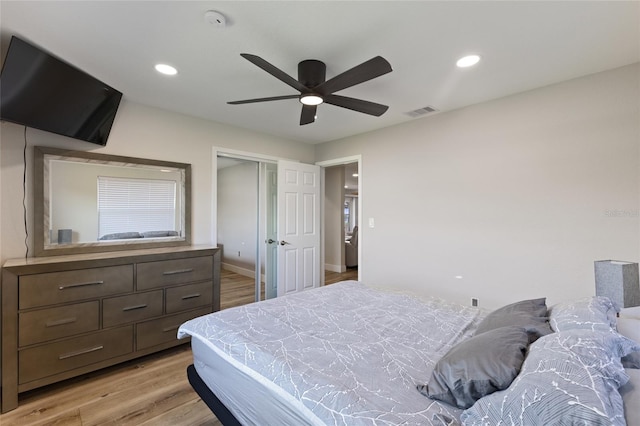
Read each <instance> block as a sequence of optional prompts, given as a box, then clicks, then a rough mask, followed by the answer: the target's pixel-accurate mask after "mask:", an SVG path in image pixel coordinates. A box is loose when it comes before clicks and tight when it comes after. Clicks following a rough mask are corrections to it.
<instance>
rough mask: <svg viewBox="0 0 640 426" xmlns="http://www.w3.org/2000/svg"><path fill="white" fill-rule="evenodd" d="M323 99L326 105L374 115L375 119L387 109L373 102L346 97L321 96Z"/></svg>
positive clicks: (385, 106)
mask: <svg viewBox="0 0 640 426" xmlns="http://www.w3.org/2000/svg"><path fill="white" fill-rule="evenodd" d="M323 99H324V102H325V103H327V104H331V105H335V106H339V107H342V108H346V109H350V110H353V111H358V112H362V113H364V114H369V115H375V116H376V117H380V116H381V115H382V114H384V113H385V112H386V111H387V110H388V109H389V107H388V106H387V105H382V104H377V103H375V102H369V101H365V100H362V99H355V98H348V97H346V96H339V95H326V96H323Z"/></svg>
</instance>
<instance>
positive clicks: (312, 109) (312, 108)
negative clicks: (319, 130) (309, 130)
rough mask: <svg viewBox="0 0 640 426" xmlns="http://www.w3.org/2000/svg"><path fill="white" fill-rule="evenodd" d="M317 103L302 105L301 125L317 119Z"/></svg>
mask: <svg viewBox="0 0 640 426" xmlns="http://www.w3.org/2000/svg"><path fill="white" fill-rule="evenodd" d="M317 109H318V106H317V105H302V114H300V125H301V126H304V125H305V124H311V123H313V122H314V121H316V110H317Z"/></svg>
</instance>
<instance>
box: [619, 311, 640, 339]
mask: <svg viewBox="0 0 640 426" xmlns="http://www.w3.org/2000/svg"><path fill="white" fill-rule="evenodd" d="M617 326H618V333H620V334H622V335H623V336H625V337H628V338H629V339H631V340H633V341H635V342H638V343H640V318H626V317H625V318H622V317H620V318H618V324H617Z"/></svg>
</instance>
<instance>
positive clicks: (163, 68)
mask: <svg viewBox="0 0 640 426" xmlns="http://www.w3.org/2000/svg"><path fill="white" fill-rule="evenodd" d="M156 71H158V72H159V73H160V74H165V75H176V74H178V70H177V69H175V68H174V67H172V66H171V65H167V64H156Z"/></svg>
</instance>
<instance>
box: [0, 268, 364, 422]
mask: <svg viewBox="0 0 640 426" xmlns="http://www.w3.org/2000/svg"><path fill="white" fill-rule="evenodd" d="M357 276H358V271H357V270H356V269H349V270H347V272H345V273H343V274H339V273H335V272H329V271H327V272H326V274H325V281H326V282H325V283H326V284H333V283H335V282H338V281H343V280H351V279H357ZM220 285H221V295H220V296H221V301H220V305H221V307H222V309H226V308H229V307H232V306H238V305H242V304H246V303H251V302H253V301H254V294H255V290H254V281H253V279H251V278H247V277H243V276H241V275H238V274H234V273H232V272H229V271H222V275H221V283H220ZM192 360H193V359H192V356H191V348H190V346H189V345H188V344H187V345H181V346H179V347H177V348H172V349H168V350H166V351H163V352H160V353H157V354H153V355H149V356H146V357H143V358H139V359H137V360H132V361H128V362H125V363H122V364H119V365H117V366H113V367H109V368H105V369H102V370H100V371H96V372H93V373H89V374H85V375H83V376H80V377H77V378H74V379H70V380H66V381H64V382H60V383H56V384H53V385H50V386H46V387H43V388H41V389H36V390H33V391H30V392H25V393H23V394H21V395H20V397H19V401H20V403H19V406H18V408H16V409H15V410H13V411H10V412H8V413H6V414H2V415H0V425H2V426H14V425H20V426H22V425H33V426H41V425H65V426H67V425H68V426H76V425H77V426H89V425H147V426H151V425H153V426H156V425H161V426H163V425H180V426H183V425H184V426H219V425H221V423H220V422H219V421H218V419H216V418H215V416H214V415H213V414H212V413H211V411H210V410H209V408H208V407H207V406H206V405H205V403H204V402H202V400H201V399H200V397H199V396H198V395H197V394H196V393H195V392H194V391H193V389H192V388H191V385H189V382H188V381H187V373H186V369H187V366H188V365H189V364H191V363H192Z"/></svg>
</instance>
